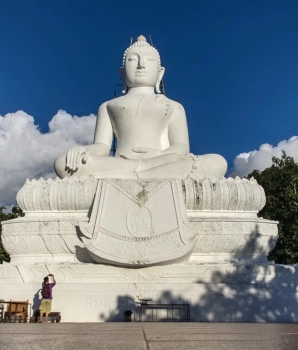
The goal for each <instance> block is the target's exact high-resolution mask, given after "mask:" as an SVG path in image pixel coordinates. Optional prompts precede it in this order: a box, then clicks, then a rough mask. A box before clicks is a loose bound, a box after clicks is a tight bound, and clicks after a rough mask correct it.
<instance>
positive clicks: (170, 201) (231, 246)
mask: <svg viewBox="0 0 298 350" xmlns="http://www.w3.org/2000/svg"><path fill="white" fill-rule="evenodd" d="M17 200H18V204H19V205H20V207H21V208H22V209H23V210H24V211H25V217H23V218H18V219H14V220H10V221H6V222H4V223H3V243H4V246H5V249H6V250H7V252H8V253H9V254H10V255H11V263H9V264H4V265H2V266H0V283H1V298H4V299H14V298H16V299H18V300H20V299H25V300H27V299H29V300H30V301H32V304H33V306H34V308H35V309H36V308H38V306H39V293H38V292H39V290H40V287H41V282H42V281H43V277H44V276H46V275H48V274H49V273H53V274H54V275H55V278H56V280H57V286H56V287H55V288H54V292H53V293H54V301H53V311H61V313H62V322H63V321H65V322H99V321H122V320H123V312H124V311H125V310H132V311H133V312H134V317H135V319H136V320H137V319H138V304H137V303H136V302H137V301H138V297H139V298H142V297H149V298H152V302H155V303H189V304H190V312H191V315H190V316H191V321H218V322H223V321H227V322H236V321H239V322H244V321H249V322H273V321H274V322H285V321H286V322H289V321H297V318H298V312H297V311H296V309H297V308H296V307H295V304H296V302H297V292H296V282H293V281H295V279H296V278H297V269H296V266H290V267H287V266H278V265H273V264H269V263H268V261H267V255H268V253H269V251H270V250H271V249H272V248H273V247H274V245H275V242H276V239H277V222H274V221H269V220H264V219H262V218H258V217H257V213H258V211H259V210H260V209H261V208H262V207H263V206H264V205H265V194H264V191H263V189H262V187H261V186H259V185H258V184H257V183H256V182H255V180H251V181H248V180H246V179H245V180H240V179H239V178H236V179H224V178H222V179H210V178H204V179H194V178H186V179H184V180H175V179H163V180H146V181H145V180H117V179H101V180H98V179H95V178H93V177H89V178H80V179H76V178H70V179H63V180H60V179H56V180H48V181H45V180H42V179H41V180H39V181H35V180H34V181H31V182H30V181H27V182H26V184H25V185H24V187H23V188H22V189H21V190H20V192H19V194H18V197H17ZM107 242H109V244H107ZM103 263H104V264H103ZM112 265H114V266H112ZM117 265H121V266H117Z"/></svg>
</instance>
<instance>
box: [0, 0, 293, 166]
mask: <svg viewBox="0 0 298 350" xmlns="http://www.w3.org/2000/svg"><path fill="white" fill-rule="evenodd" d="M140 34H143V35H145V36H146V37H147V38H148V36H149V35H151V37H152V40H153V43H154V45H155V46H156V48H157V49H158V50H159V52H160V55H161V59H162V63H163V65H164V66H165V67H166V74H165V77H164V78H165V85H166V94H167V96H168V97H169V98H171V99H174V100H178V101H179V102H180V103H181V104H182V105H183V106H184V108H185V110H186V113H187V118H188V126H189V133H190V142H191V151H192V152H193V153H195V154H203V153H219V154H221V155H222V156H224V157H225V158H226V159H227V161H228V163H229V167H230V168H232V167H233V160H234V159H235V157H236V156H237V155H238V154H240V153H243V152H251V151H254V150H258V149H259V147H260V146H261V145H262V144H266V143H268V144H269V145H273V147H275V146H276V145H277V144H278V143H279V142H280V141H282V140H288V139H290V138H291V137H293V136H295V135H297V134H298V131H297V127H298V63H297V62H298V45H297V42H298V1H294V0H282V1H274V0H271V1H264V0H257V1H255V0H237V1H234V0H221V1H220V0H214V1H211V0H210V1H188V0H186V1H183V2H177V3H175V4H174V3H173V2H172V1H147V2H146V1H143V2H142V1H134V0H132V1H129V2H123V1H121V2H120V1H95V0H94V1H91V0H85V1H77V0H59V1H57V0H51V1H47V0H42V1H41V0H26V1H24V0H22V1H17V0H10V1H9V2H8V1H2V2H1V4H0V46H1V55H0V62H1V64H0V76H1V79H0V91H1V93H0V115H1V116H5V115H7V113H15V112H17V111H18V110H23V111H24V112H26V113H27V114H28V115H30V116H33V118H34V123H35V125H39V131H40V132H41V133H45V134H46V133H48V132H49V129H48V123H49V122H50V121H51V120H52V118H53V116H54V115H56V113H57V111H58V110H64V111H66V112H67V113H69V114H70V115H71V116H74V115H76V116H88V115H90V114H92V113H94V114H95V113H96V112H97V109H98V106H99V105H100V104H101V103H103V102H104V101H106V100H108V99H111V98H112V97H113V95H114V90H116V91H117V95H120V93H121V87H119V86H117V85H118V84H120V79H119V73H118V71H119V67H120V66H121V64H122V56H123V51H124V50H125V49H126V48H127V47H128V46H129V43H130V38H131V37H133V38H134V39H136V37H137V36H138V35H140ZM15 120H16V121H17V119H15ZM84 131H85V130H82V132H84ZM24 146H25V145H24ZM296 149H297V148H296ZM0 157H1V154H0Z"/></svg>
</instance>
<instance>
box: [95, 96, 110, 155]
mask: <svg viewBox="0 0 298 350" xmlns="http://www.w3.org/2000/svg"><path fill="white" fill-rule="evenodd" d="M107 103H108V102H105V103H103V104H102V105H101V106H100V107H99V109H98V113H97V120H96V126H95V133H94V146H95V148H96V152H98V154H96V155H99V156H101V155H102V156H107V155H109V153H110V149H111V146H112V142H113V128H112V124H111V121H110V117H109V114H108V110H107Z"/></svg>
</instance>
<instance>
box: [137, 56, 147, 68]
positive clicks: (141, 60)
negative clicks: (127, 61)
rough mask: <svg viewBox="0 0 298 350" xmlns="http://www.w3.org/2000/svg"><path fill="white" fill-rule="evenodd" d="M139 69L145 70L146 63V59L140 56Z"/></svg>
mask: <svg viewBox="0 0 298 350" xmlns="http://www.w3.org/2000/svg"><path fill="white" fill-rule="evenodd" d="M138 68H139V69H143V68H145V62H144V58H143V57H142V56H140V58H139V61H138Z"/></svg>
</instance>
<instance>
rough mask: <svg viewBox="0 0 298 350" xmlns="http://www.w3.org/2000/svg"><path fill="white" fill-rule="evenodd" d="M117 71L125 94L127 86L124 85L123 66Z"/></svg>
mask: <svg viewBox="0 0 298 350" xmlns="http://www.w3.org/2000/svg"><path fill="white" fill-rule="evenodd" d="M119 72H120V77H121V80H122V84H123V90H122V93H123V94H126V93H127V86H126V82H125V72H124V67H120V68H119Z"/></svg>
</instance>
